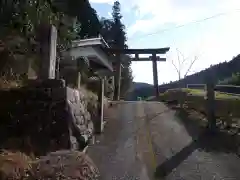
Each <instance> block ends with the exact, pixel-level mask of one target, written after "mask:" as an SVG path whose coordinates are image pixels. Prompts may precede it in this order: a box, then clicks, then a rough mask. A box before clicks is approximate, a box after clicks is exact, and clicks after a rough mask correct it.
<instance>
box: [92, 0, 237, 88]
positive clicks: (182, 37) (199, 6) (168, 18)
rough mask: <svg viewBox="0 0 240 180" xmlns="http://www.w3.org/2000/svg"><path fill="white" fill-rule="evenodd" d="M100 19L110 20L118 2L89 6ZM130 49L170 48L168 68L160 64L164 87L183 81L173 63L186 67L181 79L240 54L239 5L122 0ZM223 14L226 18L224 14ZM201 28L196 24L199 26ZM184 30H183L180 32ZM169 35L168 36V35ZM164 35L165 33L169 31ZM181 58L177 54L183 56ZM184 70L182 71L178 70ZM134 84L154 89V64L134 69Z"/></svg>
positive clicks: (220, 0) (96, 0)
mask: <svg viewBox="0 0 240 180" xmlns="http://www.w3.org/2000/svg"><path fill="white" fill-rule="evenodd" d="M90 2H91V4H92V7H93V8H95V9H96V11H97V12H98V15H99V16H100V17H111V11H112V4H113V2H114V1H113V0H90ZM119 2H120V3H121V9H122V15H123V23H124V24H125V26H126V30H127V36H128V45H129V48H161V47H167V46H168V47H170V49H171V50H170V51H169V52H168V53H167V55H166V58H167V62H158V76H159V83H163V82H169V81H173V80H177V79H178V74H177V71H176V70H175V68H174V66H173V63H174V64H175V65H176V66H177V67H178V54H179V59H180V61H182V60H183V59H184V58H186V61H185V63H184V64H183V65H182V68H181V74H182V76H183V75H184V74H185V73H186V71H187V69H188V67H189V65H190V63H191V61H192V60H193V59H194V58H195V57H197V60H196V62H195V63H194V65H193V66H192V69H191V71H190V72H189V74H192V73H194V72H197V71H200V70H202V69H205V68H207V67H209V66H210V65H212V64H217V63H219V62H223V61H229V60H231V59H232V57H233V56H236V55H237V54H240V23H239V22H240V21H239V20H240V1H239V0H120V1H119ZM222 13H223V14H222ZM212 16H214V17H213V18H210V19H208V20H204V21H201V22H198V23H191V22H194V21H198V20H203V19H206V18H209V17H212ZM181 25H184V26H182V27H180V28H176V27H179V26H181ZM166 29H167V30H166ZM164 30H165V31H164ZM177 50H178V51H180V52H181V53H182V54H183V56H182V55H180V53H177V52H178V51H177ZM178 69H179V67H178ZM132 70H133V76H134V81H137V82H146V83H150V84H152V83H153V77H152V64H151V63H150V62H149V63H148V62H134V63H132Z"/></svg>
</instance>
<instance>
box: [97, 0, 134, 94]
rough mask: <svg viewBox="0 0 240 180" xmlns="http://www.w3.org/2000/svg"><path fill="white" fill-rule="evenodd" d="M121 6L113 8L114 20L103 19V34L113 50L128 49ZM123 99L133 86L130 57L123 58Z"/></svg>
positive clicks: (115, 4)
mask: <svg viewBox="0 0 240 180" xmlns="http://www.w3.org/2000/svg"><path fill="white" fill-rule="evenodd" d="M121 19H122V15H121V4H120V3H119V1H115V2H114V4H113V8H112V19H105V18H102V19H101V26H102V28H101V34H102V36H103V38H104V39H105V40H106V41H107V43H108V44H109V46H110V47H112V48H128V46H127V43H126V42H127V37H126V32H125V26H124V24H123V23H122V21H121ZM121 60H122V61H121V62H122V65H123V68H122V70H121V74H122V78H121V97H124V96H125V95H126V93H127V92H128V89H129V88H130V87H131V85H132V80H133V77H132V70H131V61H130V57H129V56H128V55H122V56H121Z"/></svg>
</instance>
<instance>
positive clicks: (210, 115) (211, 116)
mask: <svg viewBox="0 0 240 180" xmlns="http://www.w3.org/2000/svg"><path fill="white" fill-rule="evenodd" d="M206 93H207V99H206V100H207V101H206V108H207V119H208V128H209V130H210V131H211V132H215V130H216V117H215V92H214V83H213V82H212V81H211V80H210V81H208V83H207V91H206Z"/></svg>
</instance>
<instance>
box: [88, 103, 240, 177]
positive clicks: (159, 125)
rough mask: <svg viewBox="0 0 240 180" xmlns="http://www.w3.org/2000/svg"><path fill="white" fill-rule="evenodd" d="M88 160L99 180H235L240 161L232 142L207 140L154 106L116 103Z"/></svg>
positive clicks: (185, 122)
mask: <svg viewBox="0 0 240 180" xmlns="http://www.w3.org/2000/svg"><path fill="white" fill-rule="evenodd" d="M108 122H109V123H108V124H107V126H106V130H105V132H104V134H103V135H102V137H99V138H98V141H99V143H97V144H96V145H94V146H92V147H90V149H89V154H90V156H91V157H92V158H93V160H94V161H95V162H96V164H97V165H98V167H99V169H100V172H101V174H102V179H104V180H110V179H111V180H112V179H123V180H125V179H126V180H128V179H130V180H131V179H144V180H148V179H149V180H150V179H154V176H153V175H154V172H155V175H157V177H158V178H159V179H166V180H198V179H199V180H201V179H204V180H223V179H226V180H234V179H240V159H239V157H238V156H237V155H236V154H235V151H236V148H235V146H232V145H231V141H232V139H231V138H229V137H228V136H225V135H222V134H220V135H219V136H217V137H214V138H213V137H210V136H208V135H206V134H205V133H203V132H202V131H201V130H200V129H199V128H198V127H197V126H195V123H193V122H192V121H190V120H188V119H185V118H184V117H181V118H180V117H179V116H178V115H177V114H176V112H175V111H174V110H171V109H169V108H168V107H166V106H165V105H164V104H162V103H158V102H123V103H120V104H119V105H118V106H117V107H116V108H115V110H114V112H113V113H112V115H111V117H110V118H109V119H108Z"/></svg>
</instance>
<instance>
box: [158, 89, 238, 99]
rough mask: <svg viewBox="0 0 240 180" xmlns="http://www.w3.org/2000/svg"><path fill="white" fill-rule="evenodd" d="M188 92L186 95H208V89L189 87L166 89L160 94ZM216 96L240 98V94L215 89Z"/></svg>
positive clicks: (217, 97)
mask: <svg viewBox="0 0 240 180" xmlns="http://www.w3.org/2000/svg"><path fill="white" fill-rule="evenodd" d="M180 92H183V93H186V95H189V96H190V95H191V96H203V97H205V96H206V91H205V90H201V89H188V88H176V89H170V90H168V91H166V92H165V93H161V94H160V96H161V97H163V96H165V95H171V93H180ZM215 98H216V99H234V100H240V96H238V95H233V94H227V93H222V92H218V91H215Z"/></svg>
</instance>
